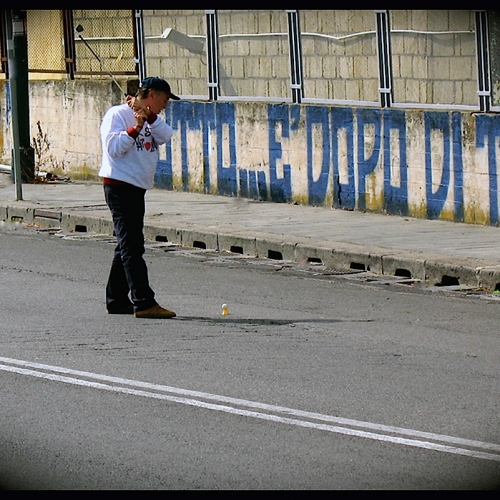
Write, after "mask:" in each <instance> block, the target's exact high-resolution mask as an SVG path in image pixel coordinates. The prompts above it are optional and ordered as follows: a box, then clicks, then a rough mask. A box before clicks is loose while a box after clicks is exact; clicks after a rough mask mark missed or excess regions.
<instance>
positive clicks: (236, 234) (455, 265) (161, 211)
mask: <svg viewBox="0 0 500 500" xmlns="http://www.w3.org/2000/svg"><path fill="white" fill-rule="evenodd" d="M22 192H23V200H20V201H16V199H15V198H16V191H15V186H14V184H13V183H12V181H11V179H10V175H8V174H2V173H0V220H19V221H22V222H24V223H27V224H39V225H41V226H42V227H61V228H62V229H66V230H69V231H87V232H95V233H99V234H112V232H113V229H112V224H111V216H110V213H109V210H108V208H107V206H106V203H105V201H104V193H103V188H102V185H101V184H99V183H92V182H54V183H40V184H23V186H22ZM145 236H146V238H147V239H150V240H153V241H168V242H172V243H176V244H181V245H183V246H187V247H200V248H207V249H219V250H221V251H223V250H227V251H233V252H238V253H243V254H248V255H254V256H259V257H269V258H278V259H280V258H281V259H285V260H291V261H294V262H304V261H306V262H307V261H309V262H321V263H322V264H324V265H325V266H326V267H327V268H329V269H339V270H342V269H348V268H355V269H364V270H366V271H371V272H373V273H377V274H383V275H388V276H405V277H411V278H413V279H418V280H423V281H426V282H427V283H429V284H434V285H435V284H442V285H460V286H473V287H481V288H484V289H485V290H487V291H494V290H495V289H496V288H497V285H498V288H500V228H497V227H489V226H478V225H471V224H462V223H454V222H445V221H433V220H424V219H414V218H407V217H398V216H394V215H390V216H387V215H382V214H373V213H362V212H359V211H345V210H339V209H326V208H318V207H309V206H300V205H291V204H282V203H272V202H260V201H253V200H247V199H241V198H229V197H224V196H213V195H204V194H195V193H185V192H177V191H166V190H160V189H152V190H150V191H149V192H148V193H147V195H146V218H145Z"/></svg>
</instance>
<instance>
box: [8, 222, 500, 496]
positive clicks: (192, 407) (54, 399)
mask: <svg viewBox="0 0 500 500" xmlns="http://www.w3.org/2000/svg"><path fill="white" fill-rule="evenodd" d="M0 242H1V246H0V248H1V252H0V346H1V347H0V378H1V388H2V389H1V405H0V420H1V424H2V425H1V427H0V429H1V430H0V483H1V485H2V486H3V487H4V488H6V489H460V490H462V489H498V487H499V485H500V427H499V422H500V417H499V415H500V412H499V400H500V399H499V392H500V384H499V375H500V374H499V361H500V359H499V358H500V356H499V352H500V350H499V344H500V337H499V334H498V324H499V320H500V301H499V302H496V301H494V300H483V297H478V296H473V295H472V296H471V295H466V294H460V293H446V292H445V291H431V290H429V289H423V288H419V287H414V286H409V285H408V284H406V285H401V284H397V283H396V282H394V283H388V282H387V281H380V280H379V281H377V280H375V279H374V280H373V281H372V280H369V279H367V278H366V277H365V278H363V273H361V274H359V275H356V274H352V275H348V274H346V275H344V276H335V275H329V274H328V273H325V272H323V271H322V269H321V267H320V266H319V267H316V268H301V267H298V266H296V265H292V264H289V263H287V262H283V261H270V260H259V259H251V258H245V257H243V256H241V255H231V254H225V253H216V252H209V251H204V250H200V249H197V250H189V249H181V248H177V247H172V246H168V245H166V244H165V245H163V246H162V245H160V244H156V245H152V246H151V247H150V248H149V249H148V251H147V253H146V258H147V261H148V266H149V269H150V279H151V283H152V286H153V288H154V289H155V291H156V294H157V299H158V301H159V302H160V303H161V304H162V305H164V306H165V307H168V308H169V309H173V310H174V311H176V313H177V314H178V317H176V318H174V319H172V320H146V319H143V320H140V319H136V318H134V317H133V316H110V315H107V314H106V312H105V306H104V286H105V283H106V279H107V273H108V270H109V266H110V263H111V259H112V253H113V240H112V239H111V238H105V237H101V238H99V237H98V238H94V237H92V235H85V234H82V235H62V234H59V235H58V234H52V233H49V232H48V231H37V230H35V229H29V228H26V227H24V226H19V225H17V226H15V225H14V226H6V225H3V226H2V227H1V228H0ZM223 303H226V304H228V308H229V313H230V314H229V315H228V316H222V315H221V304H223Z"/></svg>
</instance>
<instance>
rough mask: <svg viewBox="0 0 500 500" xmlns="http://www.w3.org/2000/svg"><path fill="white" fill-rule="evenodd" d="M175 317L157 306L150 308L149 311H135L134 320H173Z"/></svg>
mask: <svg viewBox="0 0 500 500" xmlns="http://www.w3.org/2000/svg"><path fill="white" fill-rule="evenodd" d="M175 316H176V314H175V313H174V312H173V311H169V310H168V309H164V308H163V307H161V306H159V305H158V304H156V305H155V306H153V307H150V308H149V309H145V310H144V311H135V317H136V318H153V319H168V318H175Z"/></svg>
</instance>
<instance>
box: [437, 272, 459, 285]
mask: <svg viewBox="0 0 500 500" xmlns="http://www.w3.org/2000/svg"><path fill="white" fill-rule="evenodd" d="M457 285H460V281H459V280H458V278H455V277H454V276H447V275H446V274H445V275H444V276H443V277H442V278H441V283H436V286H457Z"/></svg>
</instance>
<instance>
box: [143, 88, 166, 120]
mask: <svg viewBox="0 0 500 500" xmlns="http://www.w3.org/2000/svg"><path fill="white" fill-rule="evenodd" d="M169 98H170V96H169V95H168V94H167V93H166V92H162V91H160V90H151V91H150V92H149V95H148V106H149V108H150V109H151V111H152V112H153V113H156V114H158V113H159V112H160V111H162V110H163V109H166V107H167V104H168V100H169Z"/></svg>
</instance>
